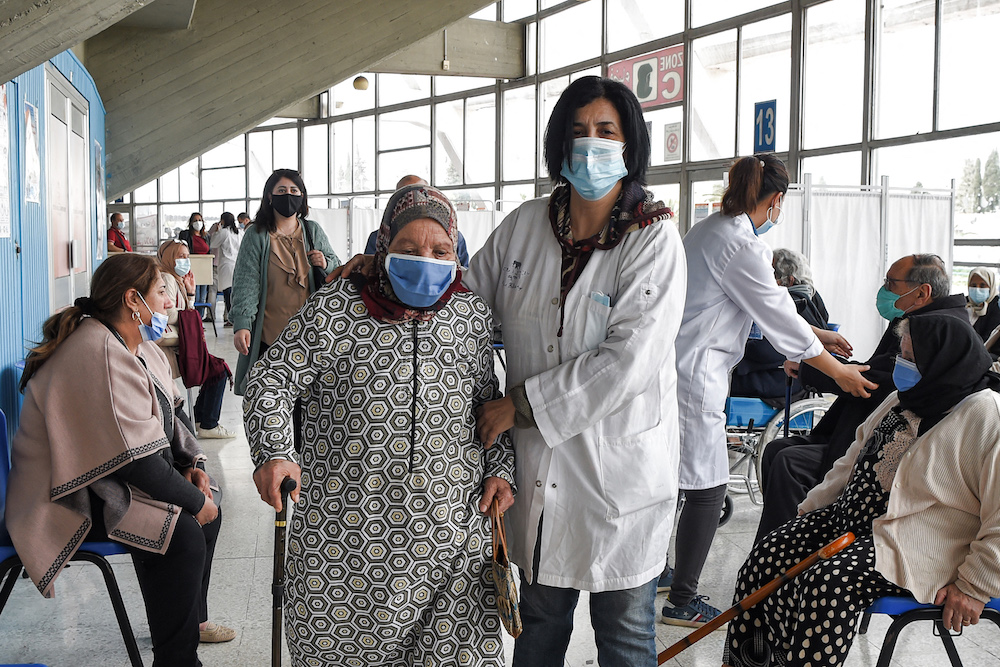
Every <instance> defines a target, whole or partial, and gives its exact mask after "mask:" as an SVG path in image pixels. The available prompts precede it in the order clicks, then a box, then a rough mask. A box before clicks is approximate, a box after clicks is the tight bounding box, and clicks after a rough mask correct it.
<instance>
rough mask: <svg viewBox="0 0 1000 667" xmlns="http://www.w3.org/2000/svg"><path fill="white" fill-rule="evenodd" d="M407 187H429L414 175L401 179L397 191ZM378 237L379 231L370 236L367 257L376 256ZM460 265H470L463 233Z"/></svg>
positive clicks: (459, 255)
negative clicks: (376, 240) (376, 239)
mask: <svg viewBox="0 0 1000 667" xmlns="http://www.w3.org/2000/svg"><path fill="white" fill-rule="evenodd" d="M407 185H427V181H425V180H424V179H422V178H420V177H419V176H415V175H414V174H409V175H408V176H403V177H402V178H401V179H399V182H397V183H396V189H397V190H399V189H401V188H405V187H406V186H407ZM377 236H378V230H377V229H376V230H375V231H374V232H372V233H371V234H369V235H368V243H366V244H365V254H366V255H374V254H375V238H376V237H377ZM458 263H459V265H460V266H468V265H469V249H468V248H467V247H466V245H465V237H464V236H462V232H461V231H459V232H458Z"/></svg>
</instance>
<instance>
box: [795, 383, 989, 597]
mask: <svg viewBox="0 0 1000 667" xmlns="http://www.w3.org/2000/svg"><path fill="white" fill-rule="evenodd" d="M898 403H899V399H898V398H897V395H896V392H893V393H892V394H890V395H889V396H888V397H887V398H886V399H885V401H884V402H883V403H882V405H880V406H879V407H878V409H877V410H875V412H874V413H872V415H871V416H870V417H869V418H868V419H867V420H866V421H865V422H864V423H863V424H862V425H861V426H859V427H858V430H857V434H856V436H855V440H854V443H853V444H852V445H851V447H850V449H848V450H847V453H846V454H845V455H844V456H843V457H842V458H841V459H840V460H838V461H837V463H836V464H835V465H834V467H833V469H832V470H830V472H829V473H827V475H826V478H825V479H824V480H823V481H822V482H821V483H820V484H819V485H818V486H817V487H816V488H814V489H813V490H812V491H810V492H809V495H808V496H807V497H806V499H805V500H804V501H803V502H802V504H801V505H799V509H800V510H802V511H805V512H811V511H812V510H814V509H817V508H820V507H825V506H827V505H829V504H830V503H832V502H833V501H834V500H836V499H837V497H838V496H839V495H840V494H841V492H842V491H843V490H844V488H845V487H846V486H847V482H848V481H849V480H850V479H851V475H852V473H853V470H854V464H855V462H856V461H857V458H858V455H859V453H860V451H861V448H862V446H863V445H864V443H865V442H867V441H868V439H869V438H870V437H871V434H872V432H873V431H874V430H875V427H876V426H877V425H878V424H879V422H880V421H882V418H883V417H884V416H885V415H886V414H887V413H888V412H889V410H890V409H891V408H892V407H893V406H895V405H897V404H898ZM873 528H874V539H875V569H876V570H877V571H878V572H879V573H880V574H882V576H884V577H885V578H886V579H888V580H889V581H891V582H893V583H894V584H897V585H898V586H902V587H903V588H905V589H907V590H909V591H910V592H911V593H913V596H914V597H915V598H916V599H917V600H919V601H920V602H926V603H931V602H933V601H934V595H935V594H936V593H937V591H938V590H939V589H941V588H944V587H945V586H947V585H948V584H950V583H952V582H955V583H956V584H957V586H958V587H959V589H961V590H962V592H963V593H965V594H966V595H969V596H971V597H974V598H976V599H977V600H979V601H981V602H987V601H988V600H989V599H990V598H994V597H1000V394H998V393H996V392H994V391H991V390H989V389H984V390H982V391H980V392H977V393H975V394H972V395H971V396H969V397H968V398H966V399H965V400H964V401H962V402H961V403H959V404H958V405H957V406H956V407H955V408H954V409H953V410H952V412H951V414H949V415H948V416H947V417H945V418H944V419H943V420H942V421H941V422H940V423H938V424H936V425H935V426H934V427H933V428H931V429H930V430H929V431H928V432H927V433H925V434H924V435H922V436H920V437H919V438H917V440H916V441H915V442H914V443H913V446H912V447H911V448H910V450H909V451H908V452H906V454H905V455H904V456H903V459H902V461H900V463H899V469H898V470H897V471H896V478H895V480H894V481H893V485H892V492H891V494H890V496H889V505H888V508H887V510H886V513H885V515H884V516H881V517H879V518H877V519H875V522H874V526H873Z"/></svg>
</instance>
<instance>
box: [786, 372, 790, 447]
mask: <svg viewBox="0 0 1000 667" xmlns="http://www.w3.org/2000/svg"><path fill="white" fill-rule="evenodd" d="M791 418H792V376H791V375H786V376H785V437H786V438H787V437H788V422H789V421H790V420H791Z"/></svg>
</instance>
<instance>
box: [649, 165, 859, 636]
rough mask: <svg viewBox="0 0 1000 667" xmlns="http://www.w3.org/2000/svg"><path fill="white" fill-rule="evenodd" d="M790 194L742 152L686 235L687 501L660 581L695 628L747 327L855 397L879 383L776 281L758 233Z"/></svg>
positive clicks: (671, 605)
mask: <svg viewBox="0 0 1000 667" xmlns="http://www.w3.org/2000/svg"><path fill="white" fill-rule="evenodd" d="M787 190H788V172H787V171H786V170H785V165H784V164H782V162H781V160H779V159H778V158H776V157H774V156H773V155H769V154H760V155H755V156H753V157H745V158H741V159H739V160H737V161H736V162H735V163H734V164H733V166H732V168H731V169H730V170H729V187H728V188H727V189H726V192H725V194H724V195H723V197H722V211H721V212H720V213H715V214H713V215H711V216H709V217H708V218H706V219H705V220H703V221H702V222H700V223H698V224H697V225H695V227H694V228H693V229H692V230H691V231H690V232H688V234H687V236H685V237H684V252H685V255H686V257H687V265H688V284H687V299H686V302H685V306H684V318H683V320H682V322H681V329H680V332H679V333H678V334H677V397H678V409H679V412H680V437H681V462H680V489H681V491H683V493H684V495H685V498H686V501H685V504H684V509H683V510H682V511H681V517H680V523H679V524H678V527H677V549H676V553H675V554H674V560H675V568H676V569H674V570H671V569H670V565H669V562H668V564H667V567H666V568H664V570H663V573H662V575H661V577H660V582H659V585H658V588H659V589H660V590H661V591H662V590H669V591H670V594H669V596H668V598H667V603H666V605H665V606H664V607H663V611H662V619H661V620H662V621H663V622H664V623H667V624H670V625H682V626H688V627H698V626H700V625H703V624H705V623H707V622H708V621H710V620H712V619H713V618H715V617H716V616H718V615H719V613H720V612H719V610H718V609H716V608H715V607H712V606H710V605H708V604H706V603H705V602H704V600H705V598H704V597H703V596H699V595H698V594H697V593H698V578H699V577H700V576H701V570H702V568H703V567H704V565H705V559H706V558H707V556H708V551H709V548H710V547H711V546H712V540H713V538H714V537H715V530H716V528H718V522H719V512H720V511H721V509H722V504H723V500H724V498H725V494H726V483H727V482H728V481H729V457H728V454H727V451H726V429H725V427H726V417H725V405H726V397H727V396H728V394H729V374H730V372H731V371H732V369H733V367H735V366H736V364H737V363H739V361H740V359H741V358H742V357H743V350H744V346H745V344H746V339H747V335H748V334H749V332H750V327H751V325H752V324H753V323H755V322H756V324H757V326H758V327H760V329H761V331H763V333H764V335H765V336H766V337H767V339H768V340H769V341H771V344H772V345H774V347H775V349H776V350H778V351H779V352H781V353H782V354H784V355H785V357H786V358H787V359H789V360H790V361H796V362H800V361H804V362H806V363H808V364H810V365H812V366H814V367H816V368H817V369H819V370H820V371H822V372H823V373H825V374H827V375H829V376H830V377H831V378H833V379H835V380H836V381H837V384H839V385H840V387H841V388H843V389H844V390H845V391H849V392H850V393H852V394H854V395H855V396H866V397H867V396H868V391H867V390H869V389H874V388H875V387H876V385H875V384H873V383H871V382H869V381H868V380H866V379H865V378H863V377H862V376H861V372H862V371H865V370H868V367H867V366H857V365H846V364H841V363H840V362H838V361H836V360H835V359H834V358H833V357H832V356H831V355H830V353H829V352H827V351H826V350H825V349H824V345H829V346H836V345H838V344H841V343H843V342H844V341H842V339H841V338H840V336H839V335H838V334H835V333H834V332H823V331H821V330H814V329H813V328H811V327H810V326H809V324H807V323H806V321H805V320H803V319H802V318H801V317H799V315H798V312H797V311H796V309H795V304H794V303H793V302H792V299H791V297H789V296H788V290H786V289H785V288H783V287H780V286H779V285H778V284H777V283H776V282H775V280H774V271H773V269H772V268H771V249H770V248H769V247H768V246H767V245H766V244H765V243H764V242H763V241H761V240H760V239H759V238H758V237H759V236H760V235H761V234H763V233H764V232H766V231H767V230H768V229H770V228H771V227H772V226H773V225H774V224H775V223H777V222H779V221H780V218H781V202H782V199H783V197H784V195H785V192H786V191H787ZM818 336H822V337H823V338H822V339H821V338H819V337H818Z"/></svg>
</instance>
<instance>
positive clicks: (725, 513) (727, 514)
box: [719, 493, 733, 528]
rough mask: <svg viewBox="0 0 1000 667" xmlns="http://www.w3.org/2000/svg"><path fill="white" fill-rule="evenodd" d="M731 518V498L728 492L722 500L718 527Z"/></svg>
mask: <svg viewBox="0 0 1000 667" xmlns="http://www.w3.org/2000/svg"><path fill="white" fill-rule="evenodd" d="M732 518H733V498H732V496H730V495H729V494H728V493H727V494H726V497H725V499H724V500H723V501H722V512H721V513H720V515H719V527H720V528H721V527H722V526H725V525H726V524H727V523H729V520H730V519H732Z"/></svg>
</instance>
